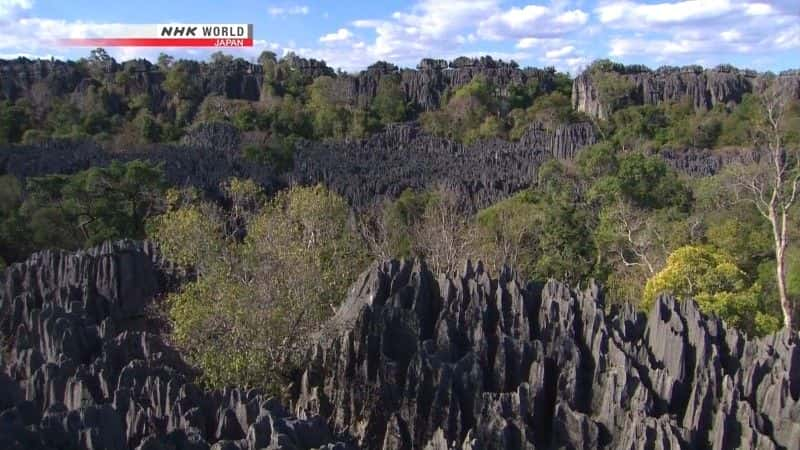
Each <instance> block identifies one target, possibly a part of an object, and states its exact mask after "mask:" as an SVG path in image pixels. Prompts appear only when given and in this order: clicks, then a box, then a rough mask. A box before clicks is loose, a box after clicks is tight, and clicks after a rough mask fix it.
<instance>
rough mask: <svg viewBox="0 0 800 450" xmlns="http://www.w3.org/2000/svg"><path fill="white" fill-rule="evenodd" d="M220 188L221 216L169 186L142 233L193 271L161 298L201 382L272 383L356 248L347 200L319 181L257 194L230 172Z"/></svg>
mask: <svg viewBox="0 0 800 450" xmlns="http://www.w3.org/2000/svg"><path fill="white" fill-rule="evenodd" d="M227 192H228V193H229V200H230V202H231V208H230V210H229V211H227V214H223V213H222V211H221V210H219V209H218V208H217V207H216V206H215V205H213V204H211V203H208V202H205V201H202V200H199V199H197V198H196V197H195V196H193V195H191V193H188V194H187V193H173V194H172V196H173V197H174V198H176V199H177V201H175V202H173V203H172V205H171V207H170V209H169V210H168V211H167V212H166V213H165V214H163V215H161V216H158V217H156V218H154V219H153V220H152V221H151V222H150V225H149V226H150V236H151V237H152V238H153V239H154V240H155V241H156V242H158V243H159V244H160V246H161V248H162V250H163V252H164V254H165V256H166V257H167V258H169V259H171V260H173V261H176V262H179V263H183V264H187V265H192V266H193V267H195V269H196V270H197V280H196V281H193V282H191V283H188V284H186V285H184V286H183V287H182V288H181V289H180V291H179V292H177V293H175V294H172V295H170V297H169V298H168V299H167V301H168V304H169V315H170V318H171V319H172V323H173V326H174V333H175V338H176V342H177V344H178V345H180V346H181V348H183V349H184V350H185V351H186V353H187V354H188V355H189V357H190V359H191V360H192V361H193V362H194V363H195V364H197V365H198V367H200V368H201V369H202V370H203V377H204V380H205V381H206V383H207V384H208V385H209V386H213V387H224V386H234V385H236V386H257V387H263V388H267V389H271V390H274V389H277V387H278V386H279V384H280V382H281V381H282V379H281V374H283V375H286V374H287V372H286V371H287V370H289V368H291V366H292V364H293V363H294V362H295V360H294V358H296V357H298V356H299V355H300V352H301V350H302V348H304V345H306V343H307V340H308V339H309V338H310V337H311V335H312V334H313V333H314V332H315V331H316V330H317V329H318V327H319V326H320V324H321V323H322V322H323V321H324V320H325V319H327V318H328V317H329V316H330V315H331V314H332V312H333V311H334V310H335V308H336V307H337V306H338V304H339V302H341V301H342V299H343V298H344V296H345V293H346V290H347V288H348V287H349V286H350V284H352V282H353V281H354V280H355V277H356V275H357V274H358V270H359V269H360V268H361V267H362V266H363V265H364V264H365V261H364V256H365V254H366V253H365V251H364V248H363V245H362V244H361V241H360V240H359V239H358V237H357V235H356V234H355V230H353V229H352V227H351V224H350V221H349V210H348V207H347V204H346V203H345V202H344V201H343V200H342V199H341V198H340V197H338V196H337V195H336V194H334V193H332V192H330V191H328V190H326V189H325V188H323V187H320V186H317V187H308V188H300V187H298V188H291V189H288V190H285V191H282V192H280V193H278V194H277V195H276V196H275V197H273V198H272V199H270V200H268V201H265V200H264V196H263V193H262V192H261V191H260V190H259V189H258V188H257V187H256V186H255V185H253V184H252V182H248V181H246V180H236V179H233V180H230V181H229V184H228V189H227ZM245 228H246V232H245V231H243V230H244V229H245ZM221 336H225V338H221Z"/></svg>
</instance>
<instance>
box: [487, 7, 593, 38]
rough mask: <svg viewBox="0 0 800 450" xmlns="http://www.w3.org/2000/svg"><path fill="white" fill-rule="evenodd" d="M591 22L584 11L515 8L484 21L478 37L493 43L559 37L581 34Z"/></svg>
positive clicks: (550, 8) (551, 8)
mask: <svg viewBox="0 0 800 450" xmlns="http://www.w3.org/2000/svg"><path fill="white" fill-rule="evenodd" d="M588 20H589V15H588V14H587V13H585V12H583V11H582V10H580V9H573V10H569V11H559V10H557V9H556V8H553V7H547V6H541V5H528V6H525V7H523V8H517V7H512V8H511V9H509V10H506V11H502V12H499V13H497V14H494V15H492V16H490V17H489V18H487V19H486V20H484V21H482V22H481V23H480V24H479V26H478V34H479V35H480V36H483V37H485V38H487V39H493V40H505V39H508V38H523V39H524V38H531V37H557V36H563V35H565V34H567V33H570V32H573V31H577V30H578V29H580V28H581V27H582V26H583V25H585V24H586V22H587V21H588Z"/></svg>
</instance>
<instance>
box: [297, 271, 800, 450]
mask: <svg viewBox="0 0 800 450" xmlns="http://www.w3.org/2000/svg"><path fill="white" fill-rule="evenodd" d="M308 360H309V362H308V365H307V367H306V369H305V373H304V374H303V378H302V381H301V383H300V386H299V389H298V392H297V400H296V402H295V412H296V414H297V415H298V417H313V416H316V415H322V416H324V417H327V418H328V422H329V424H330V425H331V427H332V428H333V430H334V431H337V432H346V433H348V434H351V435H353V436H354V437H355V438H356V439H357V440H358V444H359V446H360V447H361V448H366V449H381V448H384V449H423V448H425V449H428V448H430V449H447V448H462V449H473V450H474V449H499V448H504V449H523V448H527V449H531V448H570V449H594V448H615V449H678V448H714V449H717V448H719V449H722V448H765V449H766V448H786V449H798V448H800V346H798V343H797V341H796V340H795V339H792V338H790V337H789V335H788V334H786V333H778V334H776V335H774V336H769V337H767V338H764V339H762V340H748V339H746V338H745V337H744V336H742V335H741V334H740V333H738V332H737V331H736V330H733V329H730V328H728V327H727V326H725V325H724V324H723V323H722V322H721V321H719V320H718V319H715V318H710V317H705V316H703V315H702V314H701V313H700V312H699V311H698V309H697V306H696V304H695V303H694V302H692V301H685V302H676V301H675V300H674V299H672V298H669V297H661V298H660V299H659V300H658V301H657V303H656V305H655V307H654V309H653V310H652V311H650V313H649V314H647V315H644V314H642V313H639V312H637V311H635V310H634V309H633V308H631V307H623V308H617V309H615V310H614V311H613V312H612V313H610V314H609V313H606V311H605V310H604V308H603V299H602V295H601V293H600V291H599V289H598V288H597V287H596V286H594V285H590V286H589V287H588V288H587V289H586V290H575V289H571V288H569V287H567V286H565V285H563V284H560V283H558V282H555V281H550V282H548V283H547V284H545V285H544V286H542V285H536V284H525V283H522V282H521V281H520V280H518V279H517V278H516V277H515V276H514V275H513V274H512V273H511V272H509V271H505V272H503V273H501V274H500V276H499V277H498V278H497V279H493V278H491V277H489V276H488V275H487V274H486V273H485V272H484V271H483V268H482V266H481V265H480V264H479V265H478V266H477V267H474V268H473V267H472V266H471V265H468V266H467V267H466V268H465V270H464V271H463V272H462V273H460V274H454V275H451V276H444V275H442V276H439V277H438V278H436V277H435V276H434V274H432V273H431V272H430V271H428V270H427V269H426V268H425V266H424V265H423V264H421V263H414V262H408V261H405V262H396V261H392V262H386V263H382V264H377V265H375V266H373V267H372V268H371V269H370V270H368V271H367V272H365V273H364V274H363V275H362V276H361V277H360V279H359V280H358V282H357V283H356V284H355V285H354V286H353V288H352V290H351V292H350V294H349V296H348V299H347V301H346V302H345V303H344V304H343V305H342V306H341V308H340V309H339V312H338V313H337V315H336V316H335V317H334V318H333V319H332V320H331V321H330V323H329V324H328V326H327V328H326V329H325V330H324V331H323V332H322V334H321V336H320V339H319V343H318V344H317V345H316V346H315V347H314V348H313V350H312V351H310V353H309V359H308Z"/></svg>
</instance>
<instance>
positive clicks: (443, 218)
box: [415, 187, 468, 272]
mask: <svg viewBox="0 0 800 450" xmlns="http://www.w3.org/2000/svg"><path fill="white" fill-rule="evenodd" d="M416 234H417V236H416V239H415V242H416V243H417V245H419V246H420V248H418V249H417V250H416V253H417V254H422V255H425V256H426V259H427V261H428V263H429V264H430V266H431V268H432V269H433V270H434V272H451V271H452V270H455V268H456V265H457V264H458V263H459V262H460V261H461V260H462V259H464V257H465V254H466V247H467V243H468V240H467V218H466V216H465V215H464V214H463V212H462V211H460V210H459V208H458V200H457V198H456V195H455V193H454V192H452V191H451V190H449V189H446V188H443V187H439V188H438V189H437V190H436V199H435V200H434V201H432V202H431V204H429V205H428V207H427V208H426V210H425V213H424V215H423V219H422V223H421V224H420V226H419V227H418V229H417V233H416Z"/></svg>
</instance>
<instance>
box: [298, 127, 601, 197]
mask: <svg viewBox="0 0 800 450" xmlns="http://www.w3.org/2000/svg"><path fill="white" fill-rule="evenodd" d="M596 139H597V138H596V136H595V133H594V129H593V127H592V125H591V124H589V123H578V124H571V125H566V126H563V127H559V128H557V129H555V130H548V129H545V128H543V127H541V126H537V125H534V126H531V128H529V129H528V130H527V132H526V133H525V135H524V136H523V137H522V138H521V139H520V140H519V141H518V142H508V141H503V140H499V139H492V140H488V141H481V142H477V143H475V144H473V145H463V144H460V143H457V142H453V141H449V140H446V139H442V138H439V137H435V136H432V135H430V134H428V133H425V132H424V131H423V130H422V129H421V128H420V127H419V126H417V125H416V124H400V125H395V126H391V127H389V128H388V129H387V130H386V131H385V132H383V133H379V134H376V135H373V136H371V137H369V138H367V139H364V140H359V141H353V142H327V143H318V144H313V145H308V146H307V147H304V148H302V149H301V150H300V151H299V152H298V154H297V157H296V159H295V167H294V170H293V171H292V172H291V173H290V174H289V178H290V182H292V183H300V184H312V183H319V182H321V183H323V184H325V185H327V186H329V187H330V188H332V189H333V190H335V191H336V192H338V193H340V194H341V195H343V196H345V197H346V198H347V199H348V200H349V201H350V203H351V204H352V205H354V206H356V207H361V206H366V205H369V204H371V203H373V202H375V201H378V200H380V199H382V198H390V199H391V198H394V197H397V196H398V195H399V194H400V193H401V192H403V190H405V189H407V188H412V189H424V188H432V187H435V186H436V185H437V184H441V185H444V186H446V187H448V188H450V189H452V190H453V191H454V192H456V193H457V195H458V198H459V199H461V203H462V204H463V205H465V206H466V207H467V209H471V210H475V209H477V208H482V207H485V206H488V205H490V204H492V203H494V202H496V201H498V200H502V199H503V198H505V197H507V196H509V195H511V194H513V193H514V192H517V191H519V190H521V189H524V188H526V187H527V186H530V184H531V183H532V182H533V180H534V179H535V174H536V169H537V167H539V165H541V163H542V162H543V161H545V160H547V159H550V158H559V159H570V158H572V157H574V156H575V154H576V153H577V152H578V151H579V150H580V149H581V148H583V147H585V146H587V145H591V144H594V143H595V142H596Z"/></svg>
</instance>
